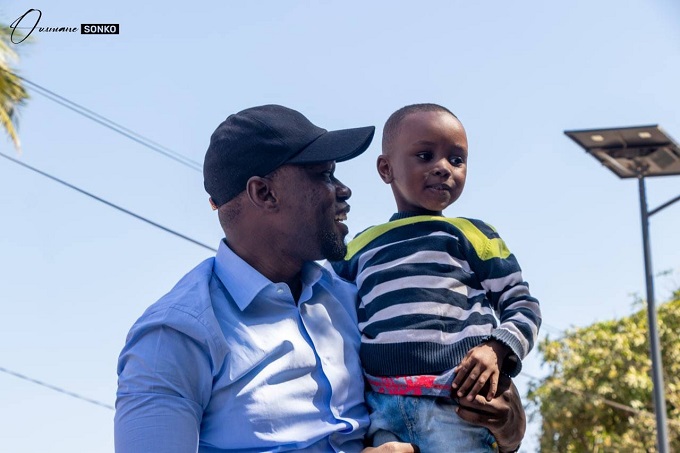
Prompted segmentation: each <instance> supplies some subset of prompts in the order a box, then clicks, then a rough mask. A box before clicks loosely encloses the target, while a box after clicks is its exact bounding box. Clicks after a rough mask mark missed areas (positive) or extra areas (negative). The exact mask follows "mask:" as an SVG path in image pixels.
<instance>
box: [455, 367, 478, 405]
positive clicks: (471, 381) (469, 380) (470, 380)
mask: <svg viewBox="0 0 680 453" xmlns="http://www.w3.org/2000/svg"><path fill="white" fill-rule="evenodd" d="M481 373H482V370H481V369H480V367H479V366H475V367H474V368H472V370H470V373H468V375H467V377H466V378H465V382H463V383H462V384H461V386H460V390H458V397H463V396H465V395H467V394H468V392H469V391H470V389H472V387H473V386H474V385H475V383H476V382H477V379H478V378H479V375H480V374H481Z"/></svg>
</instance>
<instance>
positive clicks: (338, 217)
mask: <svg viewBox="0 0 680 453" xmlns="http://www.w3.org/2000/svg"><path fill="white" fill-rule="evenodd" d="M348 212H349V205H347V206H346V207H345V208H344V209H342V210H340V211H338V212H337V213H336V214H335V223H336V225H338V226H339V227H340V230H341V231H342V233H343V234H345V235H347V234H348V233H349V228H347V225H345V224H344V223H342V222H344V221H345V220H347V213H348Z"/></svg>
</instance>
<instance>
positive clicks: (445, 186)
mask: <svg viewBox="0 0 680 453" xmlns="http://www.w3.org/2000/svg"><path fill="white" fill-rule="evenodd" d="M427 188H428V189H433V190H446V191H449V190H451V187H450V186H449V185H448V184H432V185H429V186H427Z"/></svg>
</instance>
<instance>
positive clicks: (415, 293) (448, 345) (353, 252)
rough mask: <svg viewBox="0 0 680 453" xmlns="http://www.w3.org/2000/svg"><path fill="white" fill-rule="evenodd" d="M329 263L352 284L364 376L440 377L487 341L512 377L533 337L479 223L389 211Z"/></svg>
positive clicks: (506, 268) (501, 255)
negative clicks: (503, 354)
mask: <svg viewBox="0 0 680 453" xmlns="http://www.w3.org/2000/svg"><path fill="white" fill-rule="evenodd" d="M331 264H332V267H333V269H334V270H335V272H336V273H337V274H338V276H340V277H341V278H343V279H345V280H348V281H351V282H354V283H356V285H357V288H358V294H359V300H358V306H357V313H358V320H359V330H360V331H361V336H362V343H361V361H362V365H363V367H364V370H365V372H366V373H367V374H369V375H373V376H417V375H436V374H441V373H443V372H445V371H447V370H451V369H452V368H454V367H455V366H456V365H458V364H459V363H460V361H461V360H462V359H463V358H464V357H465V355H466V354H467V352H468V351H469V350H470V349H471V348H473V347H475V346H477V345H479V344H480V343H482V342H483V341H485V340H487V339H489V338H495V339H497V340H499V341H501V342H503V343H505V344H507V345H508V346H509V347H510V348H511V349H512V351H513V352H514V355H515V356H516V357H514V360H506V363H505V364H504V369H503V371H504V372H506V373H507V374H509V375H510V376H516V375H517V374H518V373H519V371H520V370H521V362H520V360H521V359H523V358H524V357H526V355H527V354H528V353H529V351H530V350H531V349H532V347H533V345H534V343H535V341H536V338H537V335H538V329H539V326H540V324H541V312H540V307H539V304H538V300H536V299H535V298H534V297H532V296H531V295H530V293H529V287H528V284H527V283H526V282H525V281H523V280H522V274H521V269H520V267H519V264H518V263H517V260H516V259H515V257H514V255H512V254H511V253H510V251H509V250H508V248H507V247H506V245H505V243H504V242H503V240H502V239H501V238H500V237H499V235H498V233H497V232H496V230H495V229H494V228H493V227H491V226H489V225H487V224H486V223H484V222H482V221H480V220H474V219H465V218H446V217H439V216H421V215H418V216H413V215H409V214H405V213H399V214H395V215H394V216H392V219H391V220H390V222H388V223H386V224H382V225H378V226H374V227H371V228H369V229H367V230H365V231H363V232H362V233H361V234H360V235H358V236H357V237H356V238H355V239H354V240H352V241H351V242H350V243H349V244H348V252H347V256H346V257H345V260H344V261H338V262H333V263H331ZM497 318H498V319H497ZM499 320H500V323H499ZM518 359H519V360H518Z"/></svg>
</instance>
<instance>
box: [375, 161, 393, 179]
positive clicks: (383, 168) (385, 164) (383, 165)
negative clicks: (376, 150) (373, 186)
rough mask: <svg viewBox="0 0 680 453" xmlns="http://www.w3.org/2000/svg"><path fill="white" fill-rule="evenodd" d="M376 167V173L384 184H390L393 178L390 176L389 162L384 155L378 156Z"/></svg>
mask: <svg viewBox="0 0 680 453" xmlns="http://www.w3.org/2000/svg"><path fill="white" fill-rule="evenodd" d="M376 166H377V167H378V173H379V174H380V177H381V178H382V180H383V181H384V182H385V184H390V183H391V182H392V181H393V180H394V176H392V167H391V166H390V161H389V159H388V158H387V156H385V155H384V154H381V155H379V156H378V161H377V162H376Z"/></svg>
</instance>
